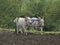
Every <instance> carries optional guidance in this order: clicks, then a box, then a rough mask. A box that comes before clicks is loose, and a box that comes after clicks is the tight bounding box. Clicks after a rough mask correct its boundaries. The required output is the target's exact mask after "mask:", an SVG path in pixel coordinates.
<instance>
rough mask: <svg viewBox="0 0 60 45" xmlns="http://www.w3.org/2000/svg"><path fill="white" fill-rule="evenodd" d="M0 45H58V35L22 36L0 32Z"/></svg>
mask: <svg viewBox="0 0 60 45" xmlns="http://www.w3.org/2000/svg"><path fill="white" fill-rule="evenodd" d="M0 45H60V35H40V34H31V33H28V35H22V34H18V35H17V34H15V33H13V32H6V31H4V32H0Z"/></svg>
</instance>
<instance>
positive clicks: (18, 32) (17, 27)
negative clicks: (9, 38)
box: [17, 25, 19, 34]
mask: <svg viewBox="0 0 60 45" xmlns="http://www.w3.org/2000/svg"><path fill="white" fill-rule="evenodd" d="M18 33H19V26H18V25H17V34H18Z"/></svg>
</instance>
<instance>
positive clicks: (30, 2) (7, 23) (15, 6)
mask: <svg viewBox="0 0 60 45" xmlns="http://www.w3.org/2000/svg"><path fill="white" fill-rule="evenodd" d="M59 4H60V1H59V0H5V1H4V0H0V27H5V28H14V23H13V20H14V19H15V17H17V16H24V15H29V16H42V15H44V16H45V30H48V31H49V30H51V31H52V30H53V31H56V30H57V31H58V30H60V5H59Z"/></svg>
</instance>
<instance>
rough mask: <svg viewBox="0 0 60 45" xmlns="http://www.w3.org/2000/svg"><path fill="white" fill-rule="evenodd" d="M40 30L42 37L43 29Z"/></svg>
mask: <svg viewBox="0 0 60 45" xmlns="http://www.w3.org/2000/svg"><path fill="white" fill-rule="evenodd" d="M40 29H41V35H43V27H40Z"/></svg>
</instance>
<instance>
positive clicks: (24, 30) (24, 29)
mask: <svg viewBox="0 0 60 45" xmlns="http://www.w3.org/2000/svg"><path fill="white" fill-rule="evenodd" d="M22 31H23V33H24V34H26V35H27V33H26V28H25V26H23V30H22Z"/></svg>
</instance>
